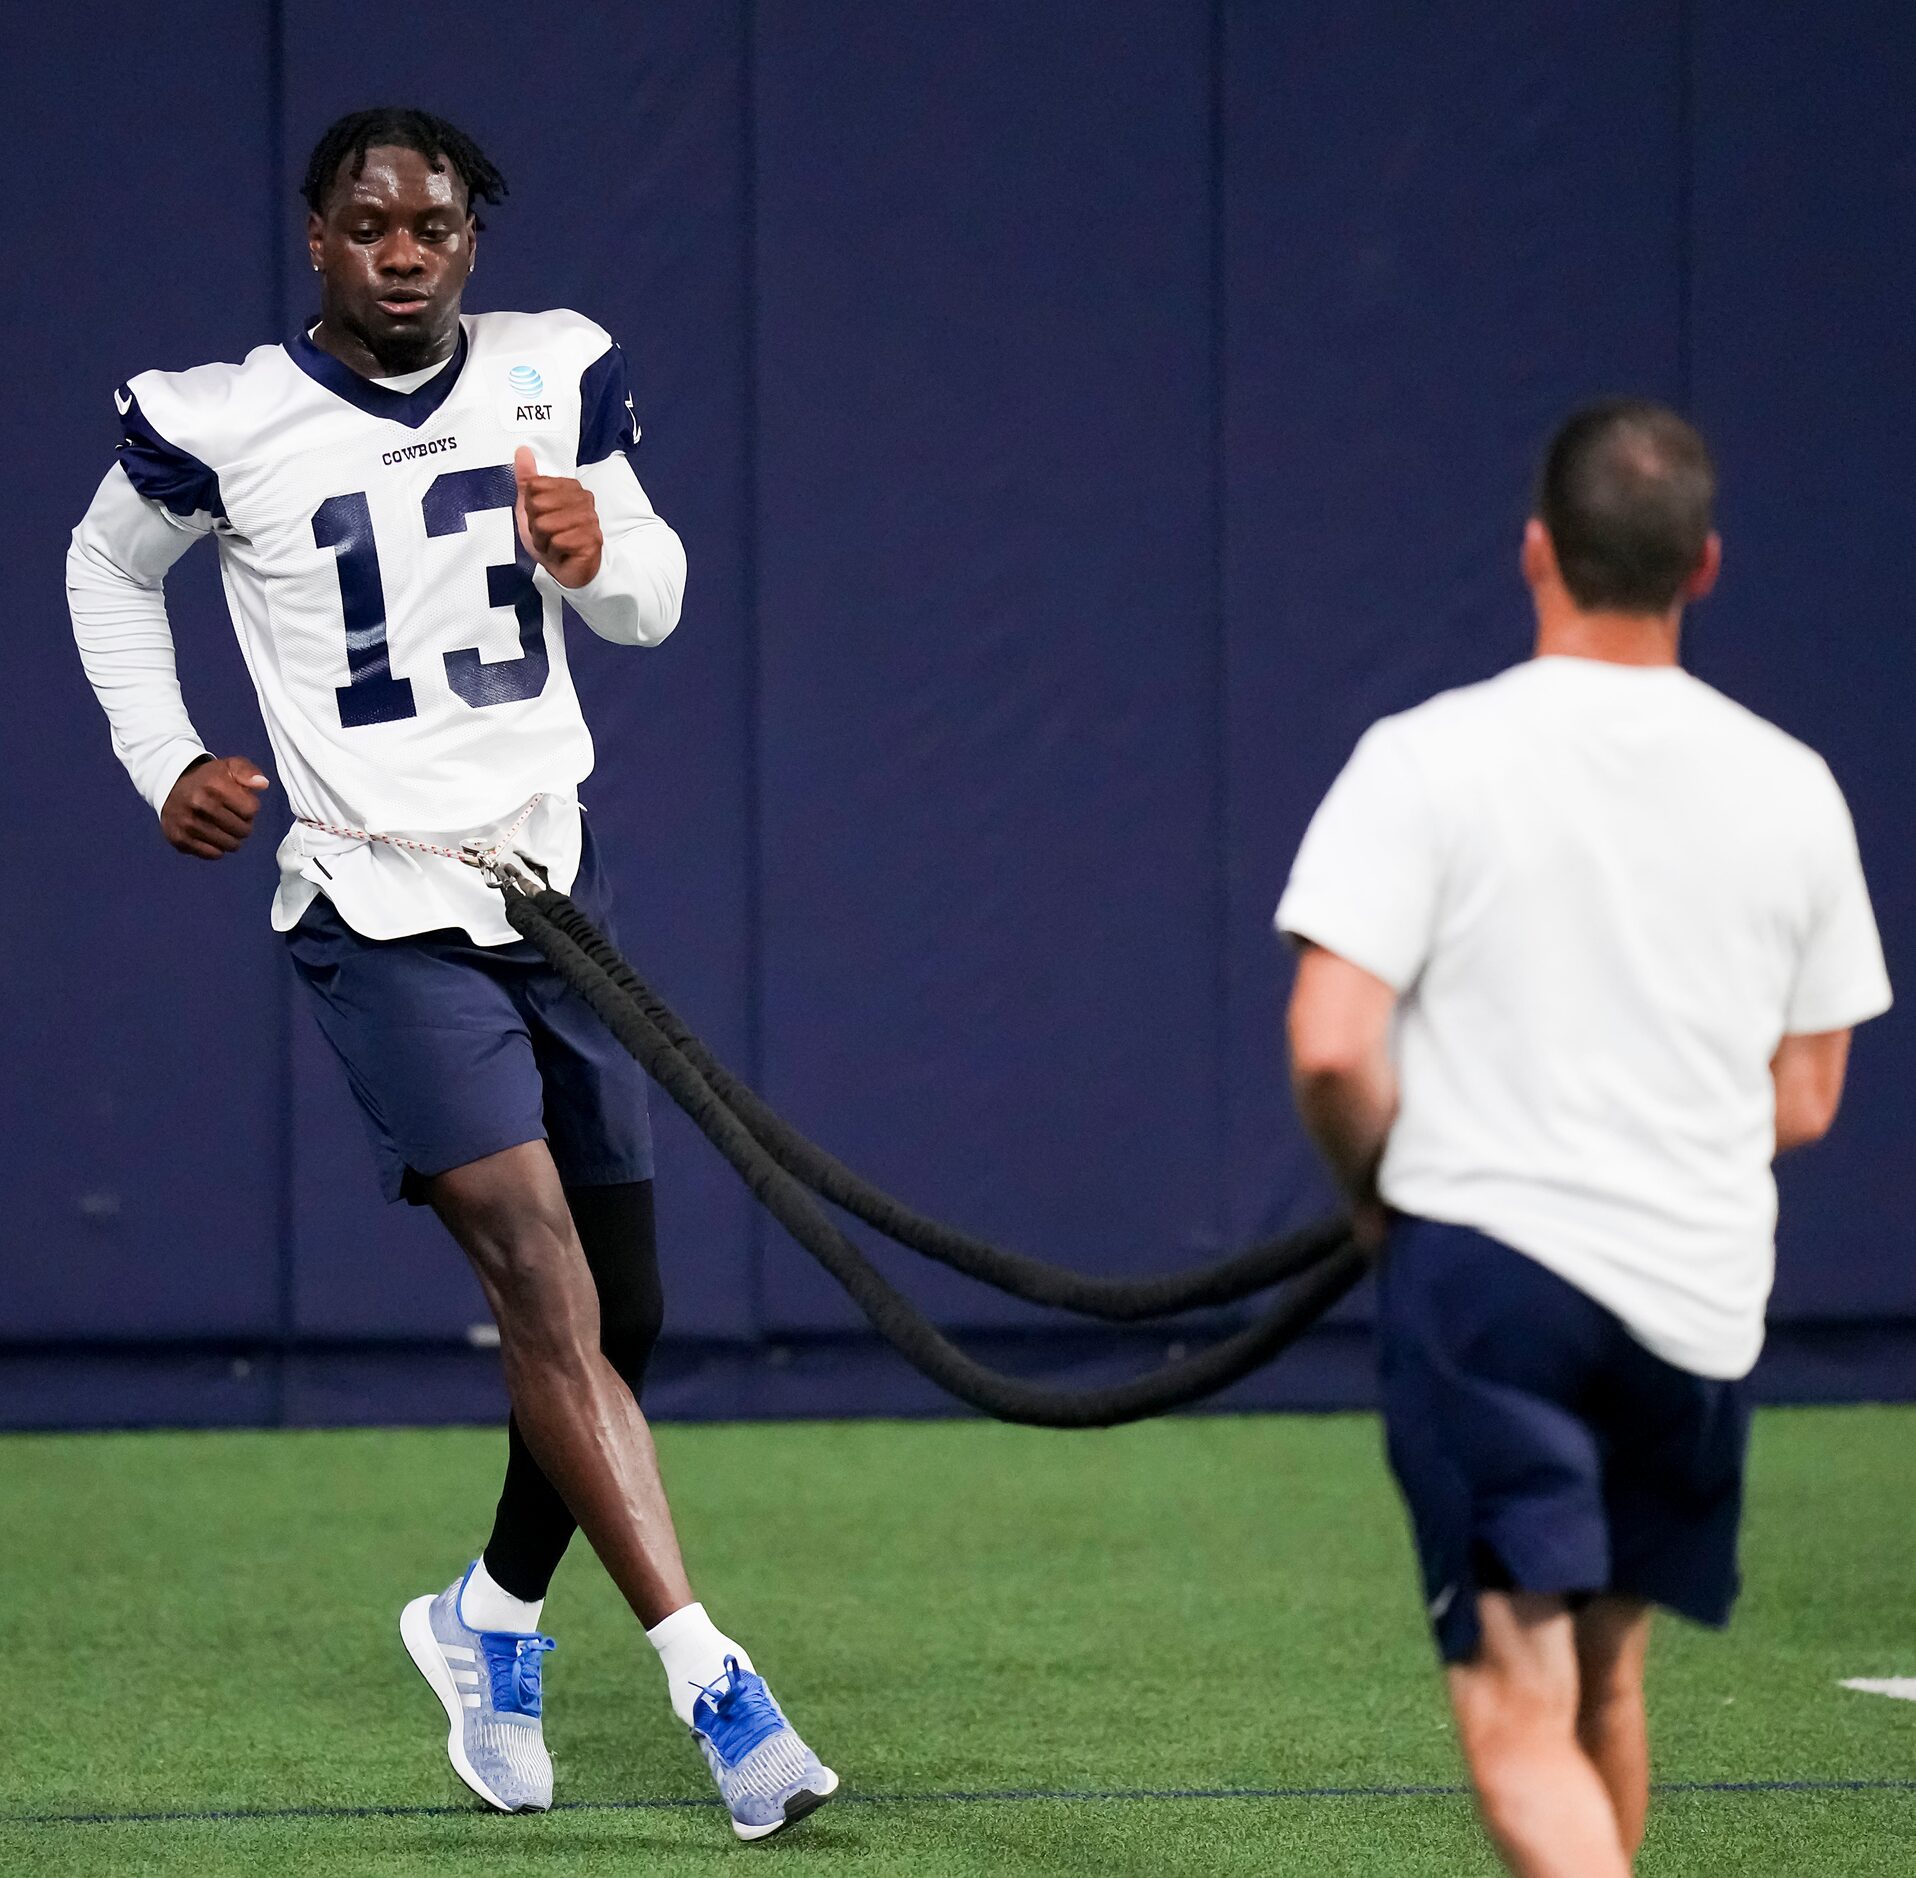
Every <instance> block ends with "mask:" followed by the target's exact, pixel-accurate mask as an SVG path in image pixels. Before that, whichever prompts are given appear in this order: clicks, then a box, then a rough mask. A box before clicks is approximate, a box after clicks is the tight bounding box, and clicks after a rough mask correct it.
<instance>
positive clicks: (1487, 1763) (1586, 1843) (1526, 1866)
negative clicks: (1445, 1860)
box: [1449, 1591, 1630, 1878]
mask: <svg viewBox="0 0 1916 1878" xmlns="http://www.w3.org/2000/svg"><path fill="white" fill-rule="evenodd" d="M1479 1609H1480V1611H1481V1613H1482V1621H1483V1645H1482V1647H1481V1648H1480V1649H1479V1651H1478V1652H1477V1655H1476V1658H1475V1659H1474V1660H1473V1661H1471V1662H1469V1663H1454V1664H1452V1665H1451V1668H1450V1671H1449V1680H1450V1702H1451V1708H1452V1710H1453V1711H1454V1713H1455V1714H1456V1717H1457V1730H1458V1734H1459V1736H1460V1737H1461V1739H1462V1742H1463V1748H1464V1755H1465V1758H1466V1759H1467V1760H1468V1761H1469V1763H1470V1777H1471V1780H1472V1782H1473V1783H1474V1784H1475V1786H1476V1789H1477V1801H1478V1805H1479V1807H1480V1808H1481V1810H1482V1813H1483V1818H1484V1824H1485V1825H1486V1826H1487V1827H1488V1828H1489V1830H1490V1836H1491V1838H1492V1839H1494V1840H1495V1841H1496V1844H1497V1850H1498V1851H1499V1852H1500V1853H1501V1854H1502V1855H1503V1861H1504V1864H1505V1865H1506V1866H1507V1867H1508V1868H1509V1869H1510V1870H1511V1871H1512V1872H1514V1873H1516V1874H1517V1878H1629V1871H1630V1859H1629V1857H1628V1855H1627V1854H1626V1853H1625V1851H1624V1848H1623V1841H1622V1839H1621V1837H1620V1835H1619V1833H1618V1830H1617V1815H1616V1811H1615V1809H1614V1808H1613V1806H1612V1805H1611V1802H1610V1794H1609V1791H1608V1789H1607V1788H1606V1787H1605V1786H1604V1783H1603V1779H1602V1777H1601V1776H1600V1775H1599V1774H1598V1772H1597V1768H1596V1764H1595V1763H1594V1762H1593V1761H1592V1760H1591V1758H1590V1756H1589V1755H1588V1754H1586V1753H1585V1752H1584V1750H1583V1748H1582V1746H1581V1745H1580V1744H1579V1742H1578V1739H1577V1718H1578V1671H1577V1640H1576V1633H1575V1629H1574V1626H1573V1623H1572V1619H1571V1616H1570V1612H1569V1610H1568V1608H1567V1607H1566V1606H1565V1604H1564V1601H1563V1599H1561V1598H1555V1597H1542V1596H1539V1595H1537V1594H1535V1593H1533V1592H1525V1591H1512V1592H1502V1591H1487V1592H1484V1593H1483V1594H1482V1595H1481V1597H1480V1599H1479Z"/></svg>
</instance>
